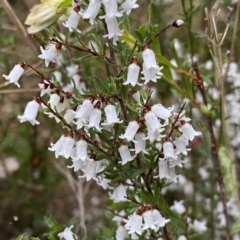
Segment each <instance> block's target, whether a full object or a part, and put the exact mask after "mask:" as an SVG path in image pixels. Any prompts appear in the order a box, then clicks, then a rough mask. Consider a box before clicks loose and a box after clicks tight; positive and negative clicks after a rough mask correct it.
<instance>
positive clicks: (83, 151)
mask: <svg viewBox="0 0 240 240" xmlns="http://www.w3.org/2000/svg"><path fill="white" fill-rule="evenodd" d="M71 157H72V159H73V161H77V160H81V161H86V160H87V159H89V156H88V143H87V142H86V141H85V140H84V139H79V140H78V141H77V142H76V146H75V148H74V151H73V154H72V156H71Z"/></svg>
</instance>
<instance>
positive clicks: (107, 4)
mask: <svg viewBox="0 0 240 240" xmlns="http://www.w3.org/2000/svg"><path fill="white" fill-rule="evenodd" d="M102 3H103V5H104V8H105V13H106V15H104V16H101V18H107V17H108V18H109V17H110V18H111V17H121V16H122V13H121V12H118V10H117V7H118V6H117V0H102Z"/></svg>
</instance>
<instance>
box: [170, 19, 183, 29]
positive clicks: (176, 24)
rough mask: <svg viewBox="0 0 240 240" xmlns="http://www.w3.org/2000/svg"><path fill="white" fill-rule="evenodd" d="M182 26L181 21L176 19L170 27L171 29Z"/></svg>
mask: <svg viewBox="0 0 240 240" xmlns="http://www.w3.org/2000/svg"><path fill="white" fill-rule="evenodd" d="M183 24H184V21H183V20H182V19H177V20H176V21H174V22H173V24H172V26H173V27H177V28H179V27H181V26H182V25H183Z"/></svg>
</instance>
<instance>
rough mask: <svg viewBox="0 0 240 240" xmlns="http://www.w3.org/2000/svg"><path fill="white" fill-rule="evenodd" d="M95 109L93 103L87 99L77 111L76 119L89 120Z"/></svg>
mask: <svg viewBox="0 0 240 240" xmlns="http://www.w3.org/2000/svg"><path fill="white" fill-rule="evenodd" d="M93 109H94V106H93V103H92V101H91V100H89V99H85V100H84V101H83V103H82V105H81V106H80V107H79V109H78V110H77V112H76V116H75V118H83V119H84V120H85V119H86V118H88V116H89V115H90V113H91V111H92V110H93Z"/></svg>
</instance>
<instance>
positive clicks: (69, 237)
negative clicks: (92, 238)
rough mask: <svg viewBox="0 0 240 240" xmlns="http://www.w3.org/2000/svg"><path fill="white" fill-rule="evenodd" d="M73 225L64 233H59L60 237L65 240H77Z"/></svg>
mask: <svg viewBox="0 0 240 240" xmlns="http://www.w3.org/2000/svg"><path fill="white" fill-rule="evenodd" d="M72 228H73V225H72V226H70V227H66V228H65V229H64V231H63V232H60V233H58V237H59V238H60V239H62V238H63V239H64V240H75V239H76V238H77V236H76V235H75V234H74V233H73V232H72V230H71V229H72Z"/></svg>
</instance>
